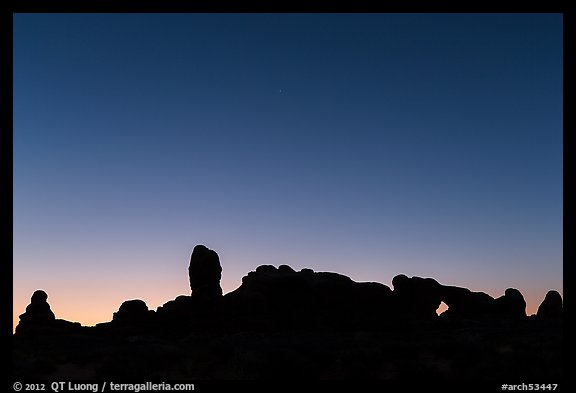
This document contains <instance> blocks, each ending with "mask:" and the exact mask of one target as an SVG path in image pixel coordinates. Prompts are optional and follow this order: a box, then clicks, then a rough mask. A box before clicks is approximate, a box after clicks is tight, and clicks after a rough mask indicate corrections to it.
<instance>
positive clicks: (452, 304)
mask: <svg viewBox="0 0 576 393" xmlns="http://www.w3.org/2000/svg"><path fill="white" fill-rule="evenodd" d="M442 301H443V302H444V303H446V305H447V306H448V310H446V312H444V313H443V314H442V316H443V317H444V318H452V319H474V318H479V317H482V316H484V315H487V314H490V313H491V311H492V310H491V308H492V307H491V306H492V305H493V302H494V298H493V297H492V296H490V295H488V294H486V293H484V292H472V291H471V290H469V289H468V288H460V287H455V286H451V285H446V286H442Z"/></svg>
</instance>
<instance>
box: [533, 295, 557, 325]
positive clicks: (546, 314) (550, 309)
mask: <svg viewBox="0 0 576 393" xmlns="http://www.w3.org/2000/svg"><path fill="white" fill-rule="evenodd" d="M536 317H537V318H538V319H539V320H543V321H558V320H560V319H561V318H562V296H560V294H559V293H558V292H557V291H548V293H547V294H546V297H545V298H544V301H542V303H541V304H540V306H539V307H538V311H537V312H536Z"/></svg>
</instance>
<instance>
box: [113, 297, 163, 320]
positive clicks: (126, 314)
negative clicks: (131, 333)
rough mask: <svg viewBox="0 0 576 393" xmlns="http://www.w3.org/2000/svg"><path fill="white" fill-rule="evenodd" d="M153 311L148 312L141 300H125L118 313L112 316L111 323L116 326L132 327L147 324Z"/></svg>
mask: <svg viewBox="0 0 576 393" xmlns="http://www.w3.org/2000/svg"><path fill="white" fill-rule="evenodd" d="M153 314H154V311H152V310H148V306H147V305H146V303H145V302H144V301H143V300H140V299H136V300H127V301H125V302H124V303H122V305H121V306H120V309H119V310H118V312H115V313H114V314H113V316H112V321H113V322H115V323H116V324H122V325H132V324H141V323H146V322H149V321H150V320H151V318H152V316H153Z"/></svg>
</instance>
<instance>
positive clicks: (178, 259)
mask: <svg viewBox="0 0 576 393" xmlns="http://www.w3.org/2000/svg"><path fill="white" fill-rule="evenodd" d="M562 241H563V239H562V17H561V15H560V14H465V15H459V14H448V15H442V14H409V15H403V14H370V15H366V14H254V15H252V14H220V15H216V14H214V15H210V14H178V15H174V14H132V15H131V14H83V15H80V14H16V15H15V16H14V308H15V309H14V318H15V322H17V315H18V314H20V313H22V312H23V311H24V308H25V306H26V304H28V302H29V299H30V295H31V294H32V292H33V291H34V290H35V289H39V288H42V289H44V290H46V291H47V292H48V294H49V296H50V298H49V302H50V303H51V305H52V309H53V310H54V311H55V313H56V315H57V317H60V318H65V319H69V320H75V321H80V322H82V323H85V324H94V323H96V322H101V321H107V320H110V319H111V316H112V312H114V311H116V310H117V309H118V307H119V306H120V304H121V302H122V301H124V300H127V299H132V298H141V299H143V300H145V301H146V302H147V304H148V305H149V307H151V308H156V307H157V306H158V305H160V304H162V303H164V302H166V301H168V300H170V299H173V298H174V297H176V296H177V295H180V294H188V293H189V287H188V278H187V266H188V261H189V255H190V252H191V250H192V248H193V247H194V245H195V244H199V243H202V244H206V245H207V246H208V247H210V248H213V249H215V250H216V251H217V252H218V253H219V254H220V258H221V261H222V264H223V269H224V271H223V281H222V285H223V288H224V291H225V292H229V291H231V290H233V289H235V288H236V287H237V286H239V285H240V282H241V277H242V276H243V275H245V274H246V273H247V272H248V271H250V270H253V269H254V268H255V267H256V266H258V265H261V264H274V265H279V264H289V265H291V266H293V267H294V268H302V267H311V268H313V269H315V270H320V271H321V270H324V271H336V272H340V273H343V274H346V275H348V276H350V277H352V278H353V279H355V280H359V281H379V282H383V283H385V284H387V285H391V279H392V277H393V276H395V275H396V274H399V273H405V274H407V275H419V276H425V277H426V276H427V277H434V278H436V279H437V280H438V281H440V282H441V283H444V284H454V285H460V286H466V287H469V288H471V289H473V290H483V291H485V292H488V293H490V294H491V295H493V296H500V295H501V294H502V293H503V292H504V290H505V289H506V288H507V287H516V288H518V289H520V290H521V292H522V293H523V294H524V296H525V297H526V300H527V302H528V312H529V313H532V312H534V311H535V309H536V307H537V306H538V304H539V302H540V301H541V300H542V299H543V298H544V295H545V293H546V291H547V290H549V289H557V290H559V291H562V257H563V255H562Z"/></svg>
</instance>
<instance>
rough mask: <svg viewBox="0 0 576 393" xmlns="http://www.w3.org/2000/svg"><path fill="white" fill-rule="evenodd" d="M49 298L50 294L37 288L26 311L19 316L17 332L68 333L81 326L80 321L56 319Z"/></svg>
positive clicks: (29, 333) (28, 333) (27, 333)
mask: <svg viewBox="0 0 576 393" xmlns="http://www.w3.org/2000/svg"><path fill="white" fill-rule="evenodd" d="M47 300H48V294H47V293H46V292H44V291H42V290H37V291H35V292H34V293H33V294H32V298H31V299H30V304H29V305H28V306H27V307H26V312H25V313H24V314H22V315H20V317H19V318H20V322H19V323H18V326H16V333H17V334H24V335H33V334H45V333H55V332H59V333H66V332H68V331H69V330H71V329H79V328H80V327H81V325H80V324H79V323H78V322H69V321H65V320H62V319H56V317H55V316H54V313H53V312H52V310H51V309H50V305H49V304H48V302H47Z"/></svg>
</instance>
